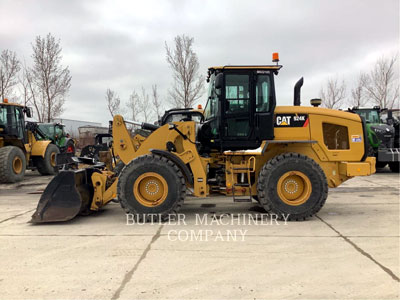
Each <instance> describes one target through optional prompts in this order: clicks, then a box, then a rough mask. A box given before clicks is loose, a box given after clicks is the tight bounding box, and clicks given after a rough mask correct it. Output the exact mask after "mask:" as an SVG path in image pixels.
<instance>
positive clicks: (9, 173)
mask: <svg viewBox="0 0 400 300" xmlns="http://www.w3.org/2000/svg"><path fill="white" fill-rule="evenodd" d="M5 148H7V149H5ZM3 149H4V150H3V151H6V152H8V153H7V154H6V156H5V162H4V163H5V164H6V166H5V168H6V173H5V176H4V178H3V180H2V181H4V182H17V181H21V180H22V179H23V178H24V176H25V170H26V159H25V154H24V152H23V151H22V150H21V149H20V148H18V147H14V146H9V147H4V148H3ZM15 157H19V158H20V159H21V161H22V171H21V173H19V174H16V173H15V172H14V169H13V161H14V158H15Z"/></svg>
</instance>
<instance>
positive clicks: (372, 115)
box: [357, 109, 380, 124]
mask: <svg viewBox="0 0 400 300" xmlns="http://www.w3.org/2000/svg"><path fill="white" fill-rule="evenodd" d="M357 114H358V115H360V116H361V117H363V118H364V119H365V122H367V123H375V124H376V123H380V118H379V113H378V111H377V110H374V109H371V110H358V111H357Z"/></svg>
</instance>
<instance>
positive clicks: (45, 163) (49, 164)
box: [34, 144, 60, 175]
mask: <svg viewBox="0 0 400 300" xmlns="http://www.w3.org/2000/svg"><path fill="white" fill-rule="evenodd" d="M58 153H60V150H59V149H58V147H57V146H56V145H54V144H49V145H48V146H47V149H46V153H45V154H44V157H34V164H35V167H36V168H37V170H38V171H39V173H40V174H41V175H55V174H57V173H58V167H57V162H56V158H57V154H58Z"/></svg>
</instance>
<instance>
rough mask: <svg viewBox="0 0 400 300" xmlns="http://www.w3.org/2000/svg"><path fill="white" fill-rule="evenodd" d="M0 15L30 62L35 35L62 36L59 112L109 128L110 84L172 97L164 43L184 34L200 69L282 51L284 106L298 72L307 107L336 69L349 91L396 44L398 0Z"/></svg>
mask: <svg viewBox="0 0 400 300" xmlns="http://www.w3.org/2000/svg"><path fill="white" fill-rule="evenodd" d="M0 12H1V13H0V51H1V50H3V49H10V50H13V51H16V52H17V55H18V56H19V58H20V59H21V60H23V59H25V60H26V61H27V63H28V64H29V63H30V61H31V58H30V56H31V52H32V50H31V43H32V41H33V40H34V38H35V37H36V36H37V35H41V36H45V35H46V34H47V33H49V32H51V33H52V34H53V35H54V36H56V37H57V38H60V39H61V45H62V48H63V61H62V63H63V65H67V66H69V69H70V71H71V75H72V86H71V89H70V92H69V95H68V98H67V101H66V106H65V112H64V113H63V115H62V116H63V117H64V118H71V119H78V120H88V121H89V120H90V121H97V122H102V123H103V124H104V125H105V124H107V121H108V120H109V119H110V116H109V113H108V111H107V108H106V102H105V91H106V89H107V88H111V89H113V90H115V91H116V92H117V93H118V94H119V96H120V97H121V100H122V101H126V100H127V99H128V97H129V94H130V93H131V91H132V90H133V89H136V90H137V91H139V90H140V88H141V86H144V87H145V88H147V89H148V91H149V92H150V89H151V85H152V84H157V85H158V87H159V92H160V94H161V96H162V99H163V100H164V101H165V102H167V100H166V99H167V91H168V88H169V86H170V85H171V83H172V80H171V78H172V77H171V70H170V69H169V67H168V65H167V63H166V59H165V48H164V42H165V41H167V43H169V44H172V42H173V39H174V37H175V36H176V35H178V34H186V35H188V36H191V37H194V39H195V44H194V50H195V51H196V52H197V54H198V57H199V60H200V71H201V72H202V73H203V74H206V71H207V68H208V67H209V66H214V65H227V64H235V65H238V64H271V54H272V52H279V54H280V60H281V61H280V63H281V64H282V65H283V69H282V70H281V72H280V74H279V75H278V78H277V79H276V86H277V101H278V105H290V104H291V103H292V99H293V86H294V84H295V82H296V81H297V79H298V78H300V77H301V76H304V80H305V81H304V86H303V89H302V104H307V105H308V104H309V100H310V99H311V98H314V97H318V95H319V91H320V88H321V85H322V84H323V83H324V82H325V81H326V80H327V79H328V78H329V77H332V76H339V78H343V79H344V80H345V81H346V83H347V89H348V96H349V94H350V89H351V88H352V85H353V81H354V80H355V79H356V77H357V75H358V74H359V72H360V71H367V70H369V69H370V68H372V66H373V64H374V61H375V60H376V59H377V58H378V57H380V56H381V55H391V54H393V53H394V52H395V51H398V49H399V1H398V0H374V1H366V0H357V1H355V0H340V1H338V0H337V1H324V0H319V1H316V0H314V1H309V0H307V1H306V0H302V1H299V0H297V1H294V0H293V1H286V0H278V1H270V0H268V1H250V0H248V1H244V0H242V1H232V0H230V1H229V0H226V1H220V0H219V1H205V0H202V1H183V0H179V1H178V0H177V1H152V0H145V1H144V0H142V1H98V0H97V1H79V0H77V1H74V0H68V1H55V0H50V1H28V0H26V1H17V0H10V1H8V0H0ZM205 98H206V96H205V95H204V97H203V99H202V101H200V102H203V104H204V102H205ZM169 106H170V105H169V104H168V103H165V107H166V108H167V107H169Z"/></svg>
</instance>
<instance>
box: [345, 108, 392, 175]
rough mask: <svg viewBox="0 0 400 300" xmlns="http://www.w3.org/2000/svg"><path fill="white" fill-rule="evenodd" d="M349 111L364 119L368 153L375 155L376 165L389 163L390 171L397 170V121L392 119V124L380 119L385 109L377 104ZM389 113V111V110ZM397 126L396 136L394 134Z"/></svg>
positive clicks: (383, 165)
mask: <svg viewBox="0 0 400 300" xmlns="http://www.w3.org/2000/svg"><path fill="white" fill-rule="evenodd" d="M349 111H351V112H354V113H356V114H358V115H360V116H361V117H363V118H364V119H365V122H366V126H367V134H368V146H369V147H368V151H369V155H371V156H375V157H376V167H377V168H384V167H385V166H386V165H388V164H389V168H390V170H392V172H396V173H398V172H399V165H400V149H399V133H398V126H399V125H398V122H397V124H396V120H394V119H393V118H392V117H391V116H389V118H388V119H389V120H390V119H392V124H385V123H384V122H383V121H382V120H381V113H382V112H387V111H388V110H387V109H381V108H380V107H379V106H374V107H373V108H361V107H353V108H351V109H349ZM389 115H391V112H389ZM396 126H397V136H396Z"/></svg>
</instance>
